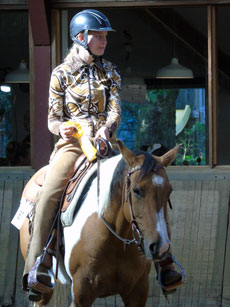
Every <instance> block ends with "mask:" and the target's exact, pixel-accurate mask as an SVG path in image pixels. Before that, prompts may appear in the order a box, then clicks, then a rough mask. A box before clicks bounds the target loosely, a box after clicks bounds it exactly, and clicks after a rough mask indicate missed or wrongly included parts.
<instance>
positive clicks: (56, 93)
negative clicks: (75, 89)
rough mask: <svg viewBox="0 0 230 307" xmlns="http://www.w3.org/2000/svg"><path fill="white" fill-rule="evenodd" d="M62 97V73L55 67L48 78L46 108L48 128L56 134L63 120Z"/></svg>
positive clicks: (63, 93) (63, 95) (63, 92)
mask: <svg viewBox="0 0 230 307" xmlns="http://www.w3.org/2000/svg"><path fill="white" fill-rule="evenodd" d="M64 97H65V89H64V83H63V74H62V73H61V71H60V68H59V67H57V68H56V69H54V70H53V72H52V75H51V79H50V87H49V109H48V128H49V130H50V131H51V132H52V133H54V134H56V135H58V134H59V127H60V125H61V124H62V122H63V116H64V114H63V112H64V111H63V109H64V108H63V104H64Z"/></svg>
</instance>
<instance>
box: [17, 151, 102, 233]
mask: <svg viewBox="0 0 230 307" xmlns="http://www.w3.org/2000/svg"><path fill="white" fill-rule="evenodd" d="M48 169H49V165H46V166H44V167H42V168H41V169H40V170H38V171H37V172H36V173H35V174H34V175H33V177H32V178H31V179H30V180H29V182H28V183H27V184H26V186H25V188H24V190H23V194H22V198H21V202H20V206H21V204H25V202H26V203H28V204H29V205H30V208H31V211H32V207H33V204H34V203H35V201H36V197H37V195H38V193H39V191H40V190H41V188H42V186H43V184H44V181H45V176H46V173H47V171H48ZM96 173H97V164H96V163H94V162H90V161H89V160H88V159H87V158H86V157H85V155H81V156H80V157H79V158H78V160H77V161H76V163H75V165H74V168H73V175H72V177H71V178H70V180H69V181H68V183H67V185H66V187H65V189H64V192H63V195H62V199H61V206H62V207H61V212H62V214H61V222H62V225H63V227H67V226H70V225H71V224H72V222H73V217H74V212H76V211H77V210H76V207H77V204H78V200H79V198H80V197H81V196H82V193H83V191H84V189H85V186H86V184H87V182H88V181H89V180H90V178H92V177H93V178H95V176H96ZM73 197H74V202H72V199H73ZM67 209H68V210H67ZM78 209H79V208H78ZM27 217H28V218H29V217H31V212H30V214H28V216H27Z"/></svg>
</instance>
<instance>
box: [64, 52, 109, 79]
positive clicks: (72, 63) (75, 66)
mask: <svg viewBox="0 0 230 307" xmlns="http://www.w3.org/2000/svg"><path fill="white" fill-rule="evenodd" d="M66 64H67V65H68V66H69V67H70V71H71V74H74V73H75V72H76V71H77V70H79V69H80V68H81V67H83V66H93V65H96V67H97V68H98V69H100V70H102V71H104V67H103V64H102V58H101V57H95V59H94V61H93V62H92V63H90V64H87V63H85V62H84V61H83V60H82V59H81V58H80V57H79V55H78V54H76V55H73V57H72V58H71V60H69V61H67V62H66Z"/></svg>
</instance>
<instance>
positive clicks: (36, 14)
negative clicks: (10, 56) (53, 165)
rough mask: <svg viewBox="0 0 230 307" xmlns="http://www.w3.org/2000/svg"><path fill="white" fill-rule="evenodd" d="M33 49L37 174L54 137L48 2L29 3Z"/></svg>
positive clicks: (33, 143)
mask: <svg viewBox="0 0 230 307" xmlns="http://www.w3.org/2000/svg"><path fill="white" fill-rule="evenodd" d="M28 6H29V16H30V33H31V35H30V42H31V43H30V49H31V54H32V55H31V57H30V64H31V80H33V82H32V83H31V96H30V98H31V104H32V105H33V108H32V110H31V113H32V114H31V118H32V120H31V121H32V127H33V128H32V135H31V151H32V159H31V161H32V167H33V168H34V169H35V170H37V169H39V168H41V167H42V166H43V165H45V164H47V163H48V161H49V156H50V153H51V150H52V148H51V136H52V135H51V133H50V132H49V130H48V125H47V116H48V91H49V81H50V72H51V59H50V49H51V47H50V31H49V28H48V20H47V12H46V8H45V2H44V0H37V1H33V0H29V1H28Z"/></svg>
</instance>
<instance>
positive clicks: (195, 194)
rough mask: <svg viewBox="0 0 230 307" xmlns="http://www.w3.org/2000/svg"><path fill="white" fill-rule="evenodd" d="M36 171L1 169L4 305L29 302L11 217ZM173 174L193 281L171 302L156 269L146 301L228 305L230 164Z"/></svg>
mask: <svg viewBox="0 0 230 307" xmlns="http://www.w3.org/2000/svg"><path fill="white" fill-rule="evenodd" d="M32 173H33V172H32V170H24V171H6V172H5V173H4V174H3V173H2V172H1V173H0V217H1V222H0V223H1V224H0V229H1V232H0V251H1V252H0V265H1V266H0V306H18V307H21V306H22V307H23V306H28V302H27V300H26V296H25V295H24V293H23V292H22V290H21V276H22V270H23V265H24V263H23V260H22V257H21V254H20V251H19V249H18V232H17V230H16V229H14V227H13V226H11V225H10V221H11V219H12V217H13V215H14V214H15V212H16V208H17V205H18V201H19V199H20V194H21V191H22V188H23V186H24V185H25V183H26V181H27V180H28V179H29V177H30V176H31V174H32ZM168 174H169V178H170V180H171V183H172V186H173V190H174V191H173V193H172V196H171V201H172V204H173V210H169V215H170V221H171V232H172V243H173V244H172V245H173V247H172V251H173V254H174V255H175V257H176V258H177V260H178V261H179V262H180V263H181V265H182V266H183V268H184V270H185V271H186V273H187V282H186V285H185V286H183V287H181V288H180V289H178V290H177V292H176V293H175V294H173V295H171V296H169V303H168V302H167V300H166V299H165V297H164V296H163V295H162V293H161V289H160V287H159V285H158V283H157V281H156V273H155V270H154V268H152V270H151V274H150V277H149V280H150V289H149V298H148V301H147V305H146V306H148V307H150V306H151V307H153V306H160V307H166V306H167V307H178V306H181V307H203V306H207V307H210V306H213V307H214V306H221V307H227V306H229V305H230V262H229V259H230V233H229V228H228V225H229V197H230V172H229V168H227V167H226V168H224V167H222V168H215V169H210V168H186V167H181V168H177V167H171V168H169V170H168ZM56 306H58V307H62V306H60V305H59V304H57V305H56ZM93 306H95V307H99V306H111V307H112V306H123V304H122V301H121V299H120V297H119V296H113V297H109V298H106V299H97V300H96V301H95V303H94V304H93ZM63 307H66V306H63Z"/></svg>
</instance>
